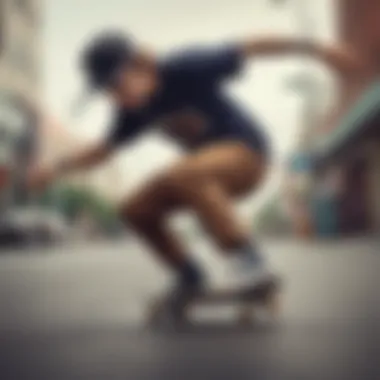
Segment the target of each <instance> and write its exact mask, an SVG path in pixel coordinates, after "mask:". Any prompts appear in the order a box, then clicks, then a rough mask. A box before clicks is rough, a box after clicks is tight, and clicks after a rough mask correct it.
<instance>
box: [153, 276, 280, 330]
mask: <svg viewBox="0 0 380 380" xmlns="http://www.w3.org/2000/svg"><path fill="white" fill-rule="evenodd" d="M280 290H281V284H280V281H279V279H278V278H271V279H268V280H267V281H265V282H263V283H261V284H259V285H257V286H255V287H251V288H249V287H248V288H245V289H243V290H242V289H239V290H236V289H219V290H207V291H203V292H200V293H197V294H195V295H194V296H192V297H191V298H189V299H187V300H184V302H183V306H182V308H181V310H180V312H179V313H176V316H175V317H174V316H172V317H173V318H171V323H172V324H184V323H185V324H186V323H189V322H190V321H191V311H192V309H193V308H194V307H195V306H197V305H208V306H213V305H228V304H231V305H234V306H236V307H237V310H238V313H237V321H236V322H237V323H238V324H240V325H251V324H252V323H253V322H254V321H255V320H256V317H257V312H260V311H263V312H264V313H265V314H267V315H268V317H269V318H270V319H273V318H277V317H278V316H279V314H280V310H281V308H280V306H281V305H280ZM148 313H149V314H148V323H149V325H151V326H159V325H160V324H161V321H162V319H164V318H163V316H164V315H165V314H166V317H167V316H168V314H167V313H168V307H167V297H163V298H161V299H156V300H154V302H153V304H152V306H151V308H150V309H149V310H148Z"/></svg>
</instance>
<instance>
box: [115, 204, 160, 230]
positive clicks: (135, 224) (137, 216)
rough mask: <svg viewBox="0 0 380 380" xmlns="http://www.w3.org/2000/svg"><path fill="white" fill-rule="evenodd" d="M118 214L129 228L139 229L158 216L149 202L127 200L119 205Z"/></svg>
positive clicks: (146, 226)
mask: <svg viewBox="0 0 380 380" xmlns="http://www.w3.org/2000/svg"><path fill="white" fill-rule="evenodd" d="M120 215H121V218H122V220H123V221H124V223H126V224H128V225H129V226H130V227H131V228H133V229H137V230H141V229H145V228H148V227H149V226H151V224H152V223H153V222H156V220H157V219H158V218H159V215H158V213H157V212H156V211H155V210H154V208H153V207H150V205H149V203H146V204H142V203H140V202H133V201H131V202H127V203H125V204H123V205H122V206H121V207H120Z"/></svg>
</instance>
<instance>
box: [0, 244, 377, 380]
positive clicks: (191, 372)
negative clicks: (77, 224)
mask: <svg viewBox="0 0 380 380" xmlns="http://www.w3.org/2000/svg"><path fill="white" fill-rule="evenodd" d="M264 247H265V250H266V253H267V255H268V257H269V260H270V261H271V263H272V264H273V266H274V267H275V268H276V269H277V270H278V271H279V272H280V273H281V274H282V275H283V277H284V279H285V291H284V299H283V314H282V317H281V320H280V322H279V323H278V324H277V325H267V324H265V323H263V324H258V325H256V326H254V327H253V328H250V329H242V328H239V327H238V326H236V324H235V323H233V312H234V309H233V308H224V309H220V310H219V309H211V310H199V311H198V312H199V315H198V318H199V321H200V323H199V325H197V327H194V328H192V329H189V330H186V331H180V332H169V333H163V332H155V331H151V330H149V329H147V328H146V324H145V314H146V313H145V311H146V307H147V304H148V302H149V300H150V299H151V298H152V297H154V295H156V294H160V293H161V292H162V291H164V289H165V287H166V286H167V285H168V284H167V283H168V281H169V280H170V276H169V275H168V273H166V271H165V270H164V268H162V267H161V266H160V265H159V264H158V263H157V262H156V261H155V260H152V258H151V257H150V255H149V253H148V252H147V251H146V250H145V249H144V247H142V246H141V245H140V244H139V243H138V242H135V241H128V242H117V243H113V244H111V243H98V244H95V243H92V244H87V245H73V246H66V247H60V248H56V249H54V250H48V251H41V252H28V253H21V254H20V253H18V254H15V253H11V252H8V253H4V254H2V255H1V257H0V310H1V312H0V379H1V380H8V379H10V380H22V379H28V380H29V379H38V380H43V379H49V380H61V379H68V380H76V379H92V380H94V379H106V380H108V379H109V380H117V379H140V378H141V379H161V378H162V379H178V380H181V379H193V378H197V379H230V378H231V379H232V378H236V379H253V378H255V377H256V378H260V379H281V380H284V379H301V380H302V379H324V380H326V379H334V380H336V379H344V380H349V379H372V378H373V379H379V378H380V365H379V364H378V356H379V355H378V353H379V351H380V342H379V340H380V338H379V337H380V305H379V296H378V289H379V287H380V278H379V275H378V273H379V269H380V249H379V242H376V241H374V240H369V239H368V240H365V239H362V240H349V241H345V242H330V243H328V242H326V243H318V244H317V243H315V244H306V243H300V242H289V241H281V242H271V241H268V242H266V243H265V244H264ZM193 250H194V251H195V252H196V254H197V258H198V260H200V261H201V262H202V263H203V264H204V266H205V268H206V269H207V270H208V272H209V274H210V278H211V280H212V282H213V283H214V285H215V286H222V285H223V282H224V281H225V273H226V272H225V268H224V266H223V260H220V257H219V256H218V255H217V254H216V253H215V252H213V251H214V249H213V248H212V247H211V246H209V245H207V244H206V243H204V242H201V243H199V244H198V245H196V246H194V248H193Z"/></svg>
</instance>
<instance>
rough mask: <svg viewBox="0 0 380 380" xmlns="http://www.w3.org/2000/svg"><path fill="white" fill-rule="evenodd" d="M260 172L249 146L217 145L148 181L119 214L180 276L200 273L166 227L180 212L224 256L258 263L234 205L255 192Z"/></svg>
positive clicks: (258, 162) (237, 144) (256, 158)
mask: <svg viewBox="0 0 380 380" xmlns="http://www.w3.org/2000/svg"><path fill="white" fill-rule="evenodd" d="M263 172H264V164H263V162H262V160H261V157H260V156H259V155H256V154H255V153H254V152H253V151H251V150H250V149H249V148H248V147H246V146H244V145H243V144H241V143H238V142H231V143H221V144H217V145H214V146H211V147H208V148H206V149H203V150H201V151H199V152H197V153H196V154H194V155H191V156H188V157H186V158H185V159H184V160H182V162H181V163H179V164H178V165H176V166H175V167H174V168H173V169H172V170H169V171H168V172H167V173H166V174H164V175H162V176H160V177H159V178H157V179H156V180H154V181H152V182H151V183H150V184H149V185H147V186H146V187H145V189H143V190H141V191H139V192H138V194H137V195H136V196H134V197H132V199H131V200H130V201H129V202H128V203H127V204H126V205H125V206H124V207H123V215H124V217H125V218H126V219H127V220H128V221H129V222H130V224H131V225H132V226H133V227H134V228H135V230H137V231H138V232H139V234H140V235H141V236H142V237H143V238H144V239H145V240H146V241H147V242H148V243H150V245H151V246H152V248H153V249H154V250H155V251H156V252H158V253H159V254H160V255H161V256H162V257H164V258H165V259H166V261H167V262H168V263H169V264H171V265H172V266H173V267H174V268H176V269H177V270H178V271H179V272H180V273H181V274H182V277H185V278H187V277H189V278H190V279H192V278H193V277H195V278H197V276H198V270H197V269H196V267H195V266H194V264H193V263H192V262H191V259H190V258H189V256H188V255H187V252H186V250H185V249H184V248H183V247H182V246H181V245H180V244H179V242H178V241H177V240H176V238H175V237H174V236H173V234H172V233H171V232H170V231H168V229H167V227H166V217H167V214H168V213H169V212H171V211H173V209H178V208H179V207H180V208H183V207H186V208H189V209H192V210H194V211H195V212H196V214H197V215H198V217H199V219H200V221H201V222H202V224H203V225H204V226H205V228H206V229H207V230H208V231H209V232H210V234H211V235H212V237H214V239H215V240H216V242H217V243H219V245H220V246H221V248H222V249H223V251H225V252H230V253H232V254H236V255H237V256H242V257H245V256H247V257H249V259H253V261H258V260H259V258H260V256H259V255H258V254H257V252H256V251H255V248H254V247H253V246H252V244H251V243H250V240H251V239H250V234H249V232H248V231H246V230H245V229H244V228H242V226H240V224H239V222H238V219H237V218H236V215H235V213H234V211H233V207H232V201H233V200H234V199H235V198H236V197H238V196H241V195H245V194H246V193H247V192H249V191H250V190H253V189H254V188H255V186H256V185H257V183H258V182H260V180H261V178H262V174H263Z"/></svg>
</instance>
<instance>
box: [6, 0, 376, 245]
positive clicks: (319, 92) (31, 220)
mask: <svg viewBox="0 0 380 380" xmlns="http://www.w3.org/2000/svg"><path fill="white" fill-rule="evenodd" d="M334 4H335V7H331V9H332V11H331V12H330V13H331V14H329V15H328V17H329V19H331V20H332V24H333V26H334V27H333V32H332V33H330V35H329V37H328V38H330V39H332V40H337V41H342V42H346V43H349V44H351V45H352V46H353V47H354V48H355V49H356V50H357V52H358V53H359V54H365V55H366V56H369V57H372V67H370V68H369V69H368V73H367V75H366V77H365V78H363V80H361V81H360V83H358V81H357V80H356V79H354V78H353V79H352V82H350V80H346V81H342V80H338V79H336V78H330V79H329V80H328V81H326V80H321V75H320V73H319V72H318V70H316V69H315V68H314V67H313V65H311V64H310V63H309V62H305V63H304V65H303V68H302V70H300V72H299V73H298V74H297V75H295V76H293V77H291V78H288V79H287V80H286V83H285V87H286V88H287V91H289V93H291V92H295V93H297V94H298V96H300V97H301V100H302V106H301V112H300V114H299V125H300V130H299V131H298V133H297V139H296V141H295V142H294V147H293V151H292V153H291V154H289V155H288V157H286V160H285V161H284V162H282V163H281V165H282V166H283V168H282V169H283V170H282V174H281V182H280V185H279V186H278V187H277V189H276V191H275V192H274V194H271V195H270V196H269V197H266V199H264V200H263V201H262V203H261V204H260V205H259V206H258V207H256V208H255V210H253V209H252V212H248V214H249V218H250V222H249V223H250V224H251V225H252V231H254V232H257V233H260V234H265V235H271V236H282V237H283V236H288V237H301V238H304V239H315V238H318V239H324V238H340V237H343V236H347V235H348V236H352V235H370V234H372V235H374V234H375V235H376V234H379V233H380V149H379V148H380V133H379V128H378V125H379V124H378V123H379V120H380V119H379V109H378V102H379V99H380V82H379V80H378V75H379V67H380V65H379V62H378V60H379V56H380V55H379V51H380V26H379V25H380V4H378V2H374V1H369V0H336V1H335V2H334ZM44 6H45V4H44V2H43V1H41V0H2V1H1V2H0V7H1V8H0V110H1V111H0V205H1V232H0V239H1V240H2V241H3V242H4V243H6V244H8V243H9V244H11V242H13V241H15V240H16V241H17V242H19V243H20V242H21V241H24V242H27V243H28V244H30V242H31V241H32V242H34V240H42V241H54V240H56V239H62V238H63V237H65V238H66V239H69V240H72V239H74V238H78V239H83V238H84V237H89V236H91V237H92V236H99V237H100V236H102V237H103V238H105V237H108V236H115V234H118V233H119V232H121V227H120V224H119V223H118V220H117V218H116V214H115V210H114V207H115V205H116V204H117V201H118V200H119V199H120V198H121V197H122V195H123V187H122V186H121V185H119V184H120V176H121V173H122V163H121V162H120V160H118V159H115V160H113V161H112V162H110V163H108V164H107V165H105V166H104V167H101V168H98V169H96V170H95V171H92V172H90V173H89V174H86V175H83V174H81V175H80V176H74V177H72V178H68V179H67V180H66V181H65V182H64V183H60V184H59V185H56V186H54V187H53V188H51V189H49V191H47V192H46V193H45V194H43V195H42V196H39V197H35V196H33V195H32V194H28V192H27V191H26V189H25V186H24V180H23V179H24V178H25V173H26V172H27V170H28V168H30V167H31V166H32V165H34V164H35V163H36V162H37V161H38V162H41V161H42V162H49V161H54V160H55V159H57V158H58V157H62V156H63V155H65V154H69V153H70V152H73V151H75V150H77V149H79V148H80V147H81V146H83V145H85V143H86V142H85V141H84V139H83V138H82V137H80V136H79V135H76V134H75V133H73V131H72V130H70V129H69V128H67V127H66V125H65V124H64V122H63V121H61V120H59V119H58V118H57V117H56V116H55V115H54V114H52V113H51V112H49V111H48V110H47V109H46V107H44V106H43V104H44V96H45V94H44V90H43V89H44V86H43V80H44V49H43V45H44V44H43V40H44V28H43V25H44ZM268 7H273V9H275V10H276V12H283V11H284V9H287V12H289V11H290V12H294V15H293V16H294V19H295V21H296V22H297V27H298V28H299V33H300V34H302V36H304V38H305V39H318V38H320V36H321V33H322V34H323V32H324V31H325V26H324V25H325V24H324V23H323V22H321V20H320V19H315V17H313V2H311V1H303V0H298V1H297V0H293V1H290V0H289V1H285V0H284V1H268ZM186 229H188V231H186V232H185V235H186V234H190V235H191V236H192V235H193V233H198V232H195V230H194V229H195V227H194V226H192V227H189V228H188V227H186V228H185V230H186ZM21 231H27V233H26V236H27V237H24V235H25V234H24V232H21ZM69 231H70V232H69ZM34 235H36V236H38V237H37V238H36V239H34V238H33V236H34ZM12 244H13V243H12Z"/></svg>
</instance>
